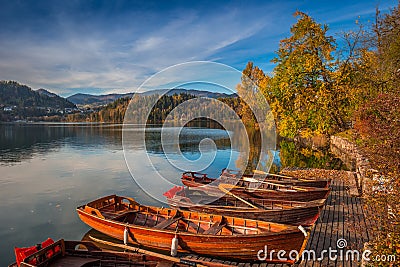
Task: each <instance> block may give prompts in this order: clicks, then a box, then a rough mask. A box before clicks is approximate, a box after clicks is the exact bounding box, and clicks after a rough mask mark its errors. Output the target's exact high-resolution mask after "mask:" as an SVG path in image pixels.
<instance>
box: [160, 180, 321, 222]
mask: <svg viewBox="0 0 400 267" xmlns="http://www.w3.org/2000/svg"><path fill="white" fill-rule="evenodd" d="M164 196H165V197H166V198H167V201H168V204H169V205H170V206H171V207H174V208H179V209H184V210H192V211H199V212H205V213H212V214H219V215H227V216H233V217H241V218H248V219H255V220H263V221H270V222H277V223H286V224H291V225H302V226H312V225H314V223H315V222H316V221H317V219H318V217H319V214H320V211H321V210H322V207H323V206H324V203H325V199H321V200H317V201H312V202H296V201H283V200H276V199H259V198H244V199H242V200H244V201H242V200H241V198H240V199H238V198H235V197H231V196H224V197H221V198H219V199H217V200H214V198H210V196H208V195H207V194H204V193H203V192H202V191H198V190H190V189H188V188H186V189H185V188H184V187H183V186H180V187H174V188H172V189H171V190H169V191H168V192H166V193H164ZM249 204H250V205H249Z"/></svg>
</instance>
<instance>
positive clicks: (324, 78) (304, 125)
mask: <svg viewBox="0 0 400 267" xmlns="http://www.w3.org/2000/svg"><path fill="white" fill-rule="evenodd" d="M295 16H298V17H299V19H298V21H297V23H296V24H295V25H294V26H293V27H292V28H291V30H290V31H291V34H292V36H290V37H289V38H286V39H283V40H282V41H281V42H280V45H279V50H278V51H277V57H276V58H275V59H274V60H273V62H274V63H276V64H277V66H276V67H275V69H274V77H273V79H272V84H271V86H270V88H269V90H267V91H268V92H270V93H271V92H272V93H271V94H272V95H273V96H274V97H273V98H272V99H273V102H272V103H271V106H272V109H273V110H274V112H275V113H276V114H277V116H278V129H279V132H280V134H281V135H282V136H286V137H294V136H296V135H299V134H302V135H311V134H314V133H317V134H318V133H323V134H326V133H330V132H332V129H334V128H339V129H343V128H345V120H344V114H343V112H342V111H341V105H338V103H337V100H338V99H342V97H341V96H340V92H338V91H337V88H335V86H334V85H335V75H334V73H335V68H336V67H337V65H336V64H337V62H336V61H335V60H334V58H333V52H334V51H335V49H336V44H335V40H334V38H333V37H332V36H328V35H327V31H328V27H327V26H326V25H321V24H318V23H316V22H315V21H314V20H313V19H312V18H311V17H310V16H308V15H307V14H305V13H302V12H296V13H295Z"/></svg>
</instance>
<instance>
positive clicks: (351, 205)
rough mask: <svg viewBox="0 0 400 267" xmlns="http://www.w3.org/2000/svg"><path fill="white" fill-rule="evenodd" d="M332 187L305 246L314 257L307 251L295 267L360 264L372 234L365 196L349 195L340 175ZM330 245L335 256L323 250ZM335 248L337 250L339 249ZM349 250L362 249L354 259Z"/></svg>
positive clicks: (264, 266) (256, 266)
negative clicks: (308, 254) (365, 207)
mask: <svg viewBox="0 0 400 267" xmlns="http://www.w3.org/2000/svg"><path fill="white" fill-rule="evenodd" d="M331 189H332V191H331V193H330V195H329V197H328V199H327V201H326V203H325V207H324V209H323V210H322V212H321V215H320V217H319V219H318V221H317V223H316V224H315V226H314V228H313V229H312V231H311V234H310V239H309V241H308V244H307V247H306V250H314V251H315V257H314V255H313V254H312V255H311V259H310V260H309V259H308V256H307V255H306V256H305V259H303V260H302V261H301V262H300V263H297V264H294V265H293V266H295V267H308V266H312V267H320V266H321V267H322V266H323V267H326V266H335V267H339V266H343V267H347V266H350V267H352V266H359V265H360V263H361V256H362V251H363V246H364V243H365V242H368V241H369V238H370V236H369V235H370V233H368V230H367V229H370V225H371V222H370V221H368V220H367V219H366V216H365V214H364V208H363V203H362V199H361V198H358V197H353V196H350V194H349V193H348V190H347V189H348V187H347V186H346V185H345V183H344V181H343V180H340V179H338V180H334V181H333V182H332V184H331ZM338 242H339V243H338ZM338 245H339V247H338ZM344 245H345V246H344ZM329 248H331V250H332V253H331V255H332V257H331V258H332V259H330V257H329V254H328V252H326V253H324V254H321V253H322V251H323V250H326V251H328V250H329ZM333 250H337V252H334V251H333ZM349 250H357V251H359V252H360V254H359V260H358V259H357V255H356V254H354V259H352V257H351V256H352V254H351V253H350V252H351V251H350V252H349ZM346 252H347V254H346ZM321 255H323V257H321ZM346 255H347V257H346ZM334 256H337V259H336V260H333V259H334ZM190 258H192V259H196V258H197V259H202V260H207V261H213V262H220V263H224V264H227V265H234V266H239V267H283V266H289V265H287V264H266V263H257V264H250V263H243V262H242V263H238V262H228V261H225V262H224V261H219V260H218V261H217V260H215V259H208V258H204V257H197V256H195V255H191V256H190Z"/></svg>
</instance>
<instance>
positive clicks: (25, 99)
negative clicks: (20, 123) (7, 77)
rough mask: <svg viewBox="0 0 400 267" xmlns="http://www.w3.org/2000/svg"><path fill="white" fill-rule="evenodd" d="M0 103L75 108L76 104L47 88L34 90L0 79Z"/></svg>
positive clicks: (31, 106) (26, 106) (23, 106)
mask: <svg viewBox="0 0 400 267" xmlns="http://www.w3.org/2000/svg"><path fill="white" fill-rule="evenodd" d="M0 104H1V105H3V106H15V107H19V108H34V107H49V108H58V109H64V108H75V107H76V106H75V104H74V103H71V102H70V101H68V100H66V99H65V98H63V97H61V96H58V95H56V94H53V93H50V92H49V91H47V90H45V89H39V90H37V91H35V90H32V89H31V88H30V87H28V86H26V85H22V84H19V83H17V82H14V81H0Z"/></svg>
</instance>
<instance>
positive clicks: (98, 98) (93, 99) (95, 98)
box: [67, 88, 237, 105]
mask: <svg viewBox="0 0 400 267" xmlns="http://www.w3.org/2000/svg"><path fill="white" fill-rule="evenodd" d="M168 90H169V89H159V90H152V91H147V92H143V93H138V94H139V95H144V96H148V95H155V94H159V95H160V94H163V93H165V92H166V91H168ZM181 93H185V94H189V95H194V96H197V97H209V98H220V97H237V94H225V93H216V92H209V91H201V90H194V89H179V88H178V89H172V90H170V91H169V92H168V93H167V94H166V95H168V96H172V95H174V94H178V95H179V94H181ZM132 95H133V93H126V94H108V95H90V94H75V95H72V96H69V97H67V99H68V100H69V101H71V102H72V103H74V104H76V105H106V104H109V103H112V102H114V101H115V100H117V99H120V98H125V97H132Z"/></svg>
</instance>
